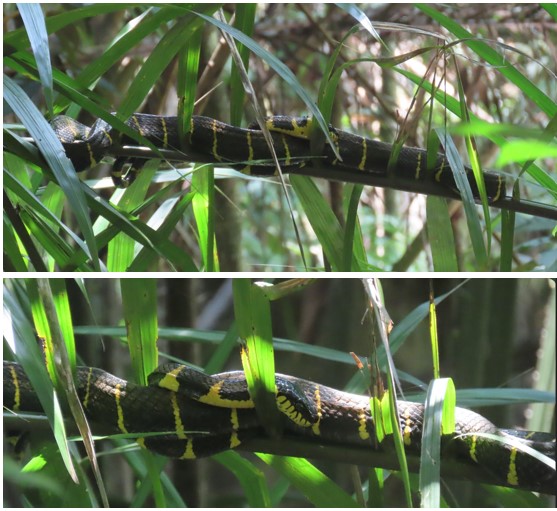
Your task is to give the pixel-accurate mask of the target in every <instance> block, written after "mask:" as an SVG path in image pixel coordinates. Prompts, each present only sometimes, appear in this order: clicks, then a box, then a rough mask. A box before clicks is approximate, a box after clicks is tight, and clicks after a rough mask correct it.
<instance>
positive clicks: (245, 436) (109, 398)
mask: <svg viewBox="0 0 557 511" xmlns="http://www.w3.org/2000/svg"><path fill="white" fill-rule="evenodd" d="M276 385H277V398H276V401H277V407H278V409H279V410H280V412H282V413H281V414H280V417H282V424H281V425H282V427H283V429H284V432H285V434H288V435H293V436H294V437H296V438H300V439H303V440H305V441H308V442H312V441H318V442H320V443H321V444H324V445H331V446H333V445H336V446H357V447H360V448H362V449H369V450H370V451H380V450H383V449H386V448H387V445H388V444H389V441H388V440H384V441H383V442H381V443H378V442H377V440H376V438H375V423H374V419H373V418H372V416H371V413H370V402H369V398H367V397H365V396H360V395H355V394H349V393H346V392H342V391H339V390H335V389H332V388H329V387H325V386H323V385H320V384H317V383H314V382H311V381H307V380H303V379H300V378H296V377H292V376H286V375H279V374H277V375H276ZM77 389H78V394H79V398H80V400H81V402H82V404H83V407H84V409H85V411H86V413H87V416H88V417H89V419H90V420H92V421H93V422H95V423H100V424H102V425H104V426H106V427H108V428H109V429H110V430H111V431H114V432H115V433H125V434H129V435H130V437H132V438H135V439H136V440H137V441H138V443H139V444H140V445H141V446H142V447H145V448H147V449H149V450H152V451H154V452H157V453H159V454H162V455H164V456H169V457H174V458H180V459H194V458H198V457H203V456H209V455H211V454H214V453H217V452H220V451H224V450H228V449H233V448H236V447H238V446H240V445H241V444H242V442H245V441H246V440H249V439H253V438H261V437H263V438H264V437H265V435H266V433H265V430H264V429H263V427H262V425H261V423H260V420H259V418H258V416H257V413H256V411H255V409H254V404H253V401H252V400H251V397H250V395H249V392H248V389H247V384H246V380H245V375H244V373H243V372H239V371H234V372H228V373H222V374H217V375H214V376H207V375H205V374H204V373H201V372H200V371H197V370H194V369H192V368H190V367H188V366H184V365H179V364H166V365H162V366H160V367H159V368H158V369H157V370H156V371H154V372H153V373H152V374H151V375H150V376H149V384H148V386H140V385H136V384H133V383H131V382H127V381H125V380H121V379H120V378H117V377H116V376H113V375H112V374H109V373H107V372H105V371H102V370H100V369H95V368H91V367H79V368H78V369H77ZM4 406H5V407H7V408H9V409H11V410H13V411H14V412H21V411H25V412H40V411H41V410H42V407H41V405H40V402H39V400H38V398H37V395H36V393H35V392H34V391H33V388H32V386H31V383H30V381H29V379H28V377H27V376H26V374H25V372H24V371H23V368H22V366H21V365H19V364H16V363H13V362H6V361H4ZM398 414H399V423H400V429H401V433H402V436H403V440H404V444H405V448H406V450H407V451H408V452H409V453H412V452H413V453H419V452H420V445H421V437H422V429H423V416H424V406H423V405H421V404H418V403H412V402H407V401H398ZM455 419H456V429H455V432H454V433H453V434H451V435H444V437H443V438H442V457H443V459H446V458H449V457H452V458H455V459H458V460H460V461H462V462H464V463H470V464H480V465H482V466H483V467H485V468H486V469H487V470H489V472H491V473H492V474H493V475H494V476H495V478H496V480H498V481H499V482H500V484H502V485H505V486H511V487H519V488H524V489H531V490H535V491H541V492H546V493H553V494H555V489H556V482H557V478H556V472H555V464H554V461H553V466H552V467H551V466H548V465H547V464H546V463H544V462H543V461H540V460H539V459H538V458H537V457H533V456H531V455H530V454H529V453H527V452H524V450H523V449H522V448H521V447H520V446H527V447H530V448H534V449H536V450H538V451H541V452H542V453H543V454H545V455H546V456H549V457H550V458H552V459H553V460H555V438H553V437H552V436H551V435H550V434H548V433H534V432H523V431H522V432H521V431H514V430H501V429H498V428H497V427H496V426H494V425H493V424H492V423H491V422H490V421H488V420H487V419H486V418H484V417H482V416H481V415H479V414H477V413H475V412H472V411H470V410H466V409H463V408H457V409H456V411H455ZM155 433H158V434H155ZM486 434H488V435H496V437H499V440H498V439H497V438H495V439H494V438H493V436H488V437H486V436H483V435H486ZM505 439H510V440H507V441H506V440H505ZM517 444H518V445H517Z"/></svg>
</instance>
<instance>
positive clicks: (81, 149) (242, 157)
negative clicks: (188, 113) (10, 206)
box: [50, 113, 506, 204]
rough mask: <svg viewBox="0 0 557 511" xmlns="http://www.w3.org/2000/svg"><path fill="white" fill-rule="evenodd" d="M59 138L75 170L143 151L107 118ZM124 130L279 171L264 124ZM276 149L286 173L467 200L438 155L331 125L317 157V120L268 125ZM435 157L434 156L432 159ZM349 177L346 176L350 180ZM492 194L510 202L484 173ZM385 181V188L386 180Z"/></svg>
mask: <svg viewBox="0 0 557 511" xmlns="http://www.w3.org/2000/svg"><path fill="white" fill-rule="evenodd" d="M50 124H51V126H52V128H53V130H54V132H55V133H56V136H57V137H58V139H59V140H60V141H61V143H62V146H63V147H64V150H65V152H66V155H67V156H68V158H69V159H70V160H71V161H72V163H73V166H74V168H75V170H76V171H78V172H80V171H83V170H86V169H88V168H90V167H93V166H95V165H96V164H97V163H99V162H100V161H101V160H102V159H103V158H104V157H105V156H107V155H110V154H111V153H115V154H117V153H118V148H119V147H122V146H124V145H126V144H135V145H137V140H135V137H134V138H131V137H130V136H129V134H128V135H126V134H122V133H120V132H118V130H116V129H113V128H112V126H111V125H110V124H109V123H108V122H106V121H105V120H103V119H100V118H99V119H97V120H96V121H95V122H94V123H93V125H92V126H91V127H89V126H86V125H84V124H82V123H80V122H78V121H76V120H75V119H73V118H72V117H69V116H65V115H59V116H56V117H55V118H54V119H52V121H51V123H50ZM125 124H126V126H127V127H129V128H130V129H131V130H133V131H134V132H135V133H137V134H138V135H139V137H140V140H145V141H147V143H149V144H154V146H155V148H158V149H170V150H173V151H175V152H178V153H182V154H184V157H183V159H184V160H187V159H190V158H188V157H187V156H186V155H187V153H188V152H189V151H190V152H191V151H193V152H194V154H195V155H196V157H195V159H194V160H193V161H205V162H209V163H211V162H212V163H217V164H219V165H225V166H228V167H232V168H234V169H236V170H238V171H240V172H242V173H244V174H247V175H250V176H259V177H266V176H273V175H276V174H277V169H276V165H275V163H274V160H273V158H272V155H271V152H270V150H269V144H268V142H267V139H266V138H265V135H264V133H263V131H262V130H261V129H260V128H259V126H258V125H257V124H254V123H252V124H250V125H249V126H248V127H247V128H240V127H237V126H232V125H229V124H226V123H224V122H221V121H218V120H216V119H213V118H210V117H204V116H197V115H194V116H192V117H191V121H190V126H189V131H188V133H186V134H185V135H182V136H180V130H179V127H178V118H177V117H171V116H160V115H151V114H140V113H136V114H133V115H132V116H130V117H129V118H128V119H127V120H126V121H125ZM265 124H266V127H267V128H268V130H269V133H270V135H271V139H272V145H273V147H274V150H275V152H276V156H277V158H278V161H279V162H280V166H281V171H282V172H284V173H285V174H286V173H295V172H296V170H298V169H301V168H303V167H311V166H312V165H314V164H316V165H320V166H326V167H330V168H333V169H338V171H340V174H339V177H341V178H342V176H343V175H344V174H345V175H346V176H348V175H349V174H350V175H352V176H356V177H354V179H356V181H357V176H358V175H362V174H372V175H373V176H375V177H376V178H378V179H379V181H381V183H383V184H379V182H378V184H379V186H390V187H393V188H400V189H406V188H405V184H406V186H408V183H416V182H420V183H424V182H425V183H435V184H436V185H437V186H439V187H440V188H441V191H435V190H436V189H437V188H436V189H435V190H434V189H432V191H431V192H430V193H432V194H440V195H444V196H448V197H453V198H456V199H458V198H460V197H461V195H460V192H459V191H458V188H457V185H456V183H455V178H454V174H453V172H452V170H451V168H450V166H449V163H448V161H447V159H446V158H445V156H444V155H442V154H433V157H432V158H431V157H429V158H428V152H427V151H426V150H424V149H420V148H414V147H406V146H403V147H402V148H401V149H400V150H398V149H397V150H395V148H394V145H393V144H388V143H385V142H381V141H378V140H373V139H369V138H365V137H360V136H357V135H354V134H351V133H348V132H346V131H342V130H339V129H337V128H335V127H333V126H331V125H329V128H328V129H329V135H330V140H331V141H332V143H333V145H334V146H335V147H334V148H333V147H332V146H331V145H330V143H325V144H324V146H323V148H322V151H321V153H320V154H318V155H314V154H312V150H311V136H310V134H311V132H312V129H313V128H314V121H313V119H312V118H308V117H290V116H284V115H275V116H272V117H268V118H267V119H266V120H265ZM430 156H431V155H430ZM141 166H142V164H141V163H140V162H139V160H138V159H137V158H127V157H119V158H118V157H117V158H116V161H115V163H114V165H113V167H112V171H111V176H112V180H113V182H114V184H115V186H117V187H120V188H125V187H127V186H129V185H130V184H131V183H133V181H134V180H135V178H136V176H137V173H138V171H139V170H140V169H141ZM464 171H465V179H467V181H468V183H469V185H470V190H471V192H472V195H473V197H474V198H475V199H476V200H479V197H480V194H479V191H478V185H477V183H476V179H475V177H474V175H473V173H472V169H471V168H470V167H468V166H464ZM343 173H344V174H343ZM482 176H483V180H484V183H485V189H486V195H487V198H488V201H489V203H490V204H496V203H497V201H499V200H500V199H503V198H505V196H506V190H505V188H506V184H505V179H504V177H503V176H501V175H499V174H496V173H494V172H489V171H486V172H483V173H482ZM382 180H383V181H382Z"/></svg>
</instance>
